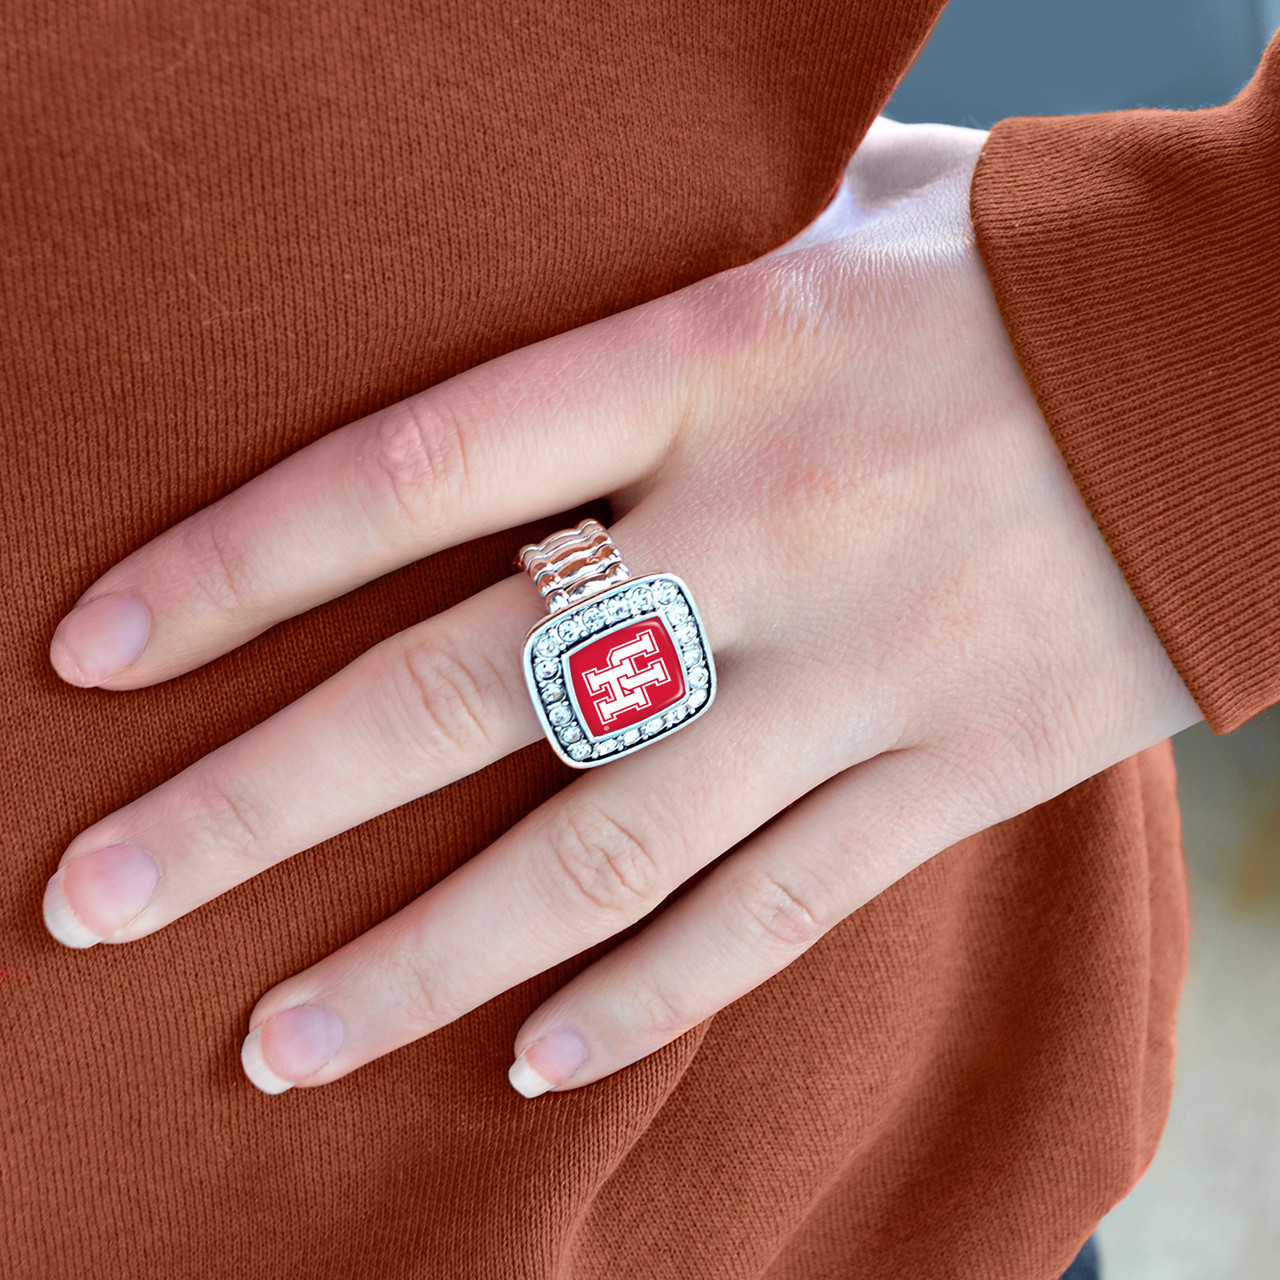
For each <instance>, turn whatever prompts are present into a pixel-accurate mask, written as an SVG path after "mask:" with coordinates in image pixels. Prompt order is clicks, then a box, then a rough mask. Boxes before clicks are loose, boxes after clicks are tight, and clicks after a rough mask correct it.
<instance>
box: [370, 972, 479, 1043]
mask: <svg viewBox="0 0 1280 1280" xmlns="http://www.w3.org/2000/svg"><path fill="white" fill-rule="evenodd" d="M379 985H380V986H381V988H382V989H383V990H387V991H394V992H396V993H397V995H396V1001H397V1004H396V1017H397V1024H398V1027H399V1029H401V1030H404V1031H407V1032H408V1033H409V1034H410V1036H411V1037H412V1038H413V1039H418V1038H420V1037H422V1036H425V1035H429V1034H430V1033H431V1032H433V1031H436V1030H438V1029H439V1028H440V1027H444V1026H448V1024H449V1023H450V1022H453V1021H454V1020H455V1019H456V1018H459V1017H461V1016H462V1014H463V1013H465V1012H466V1009H467V1004H466V1002H464V1001H461V1000H459V998H458V996H457V995H456V994H455V993H454V992H453V991H452V990H451V989H450V988H449V987H447V986H446V985H445V984H444V983H443V981H442V978H441V974H440V973H439V972H438V971H437V970H435V969H433V968H432V967H431V966H430V965H427V964H424V963H423V962H422V960H421V959H420V958H419V957H418V956H417V955H415V954H413V953H409V954H405V955H400V956H398V957H397V958H396V959H394V960H393V961H392V964H391V968H390V972H389V973H387V974H384V975H382V977H381V979H380V983H379Z"/></svg>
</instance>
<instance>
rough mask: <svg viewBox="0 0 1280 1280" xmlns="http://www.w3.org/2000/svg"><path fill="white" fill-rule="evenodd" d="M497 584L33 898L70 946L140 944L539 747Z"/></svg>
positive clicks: (528, 611) (227, 758) (160, 790)
mask: <svg viewBox="0 0 1280 1280" xmlns="http://www.w3.org/2000/svg"><path fill="white" fill-rule="evenodd" d="M539 616H541V609H540V605H539V602H538V597H537V593H536V592H535V591H534V590H533V588H532V586H531V584H530V583H529V581H528V580H527V579H526V578H524V577H523V576H521V577H511V578H508V579H505V580H504V581H502V582H500V583H497V584H495V585H494V586H492V587H490V588H488V589H487V590H485V591H482V592H480V593H479V594H477V595H475V596H472V597H470V598H469V599H467V600H465V601H463V602H462V603H461V604H459V605H457V606H455V607H454V608H452V609H449V610H446V611H445V612H443V613H440V614H437V615H436V616H435V617H434V618H431V619H429V620H428V621H426V622H424V623H421V624H419V625H418V626H415V627H410V628H409V629H408V630H406V631H402V632H400V633H399V634H398V635H395V636H392V637H390V638H389V639H387V640H385V641H383V642H382V643H381V644H379V645H376V646H375V647H374V648H372V649H370V650H368V651H367V652H366V653H364V654H362V655H361V656H360V657H359V658H357V659H356V660H355V661H354V662H352V663H350V664H348V665H347V666H346V667H344V668H343V669H342V670H341V671H339V672H338V673H337V674H335V675H334V676H332V677H331V678H330V679H328V680H326V681H325V682H324V683H323V684H321V685H318V686H317V687H316V688H315V689H312V690H311V691H310V692H309V693H307V694H305V695H304V696H303V697H301V698H299V699H298V700H297V701H296V702H293V703H291V704H290V705H289V706H287V707H285V708H283V709H282V710H281V711H279V712H277V713H276V714H275V715H274V716H272V717H270V719H268V720H264V721H263V722H262V723H261V724H258V725H256V726H255V727H254V728H252V729H250V730H249V731H248V732H247V733H244V734H242V735H241V736H240V737H238V738H235V739H233V740H232V741H230V742H228V743H226V744H224V745H223V746H221V747H219V748H218V749H217V750H216V751H213V752H211V753H210V754H209V755H207V756H204V757H203V758H202V759H200V760H198V761H196V763H194V764H193V765H191V766H190V767H189V768H187V769H185V770H184V771H183V772H182V773H179V774H176V775H175V776H174V777H172V778H170V779H169V780H168V781H166V782H164V783H162V784H161V785H160V786H158V787H156V788H155V789H153V790H152V791H149V792H147V793H146V795H143V796H140V797H139V798H138V799H137V800H134V801H133V802H132V803H131V804H128V805H126V806H125V807H124V808H122V809H119V810H117V811H116V812H115V813H113V814H110V815H109V816H108V817H106V818H104V819H102V820H101V821H100V822H97V823H95V824H94V825H93V826H92V827H89V828H87V829H86V830H85V831H82V832H81V833H80V834H79V835H78V836H77V837H76V838H75V840H73V841H72V842H71V844H70V845H69V846H68V848H67V850H66V852H65V853H64V854H63V857H62V861H61V863H60V865H59V869H58V871H57V872H56V873H55V875H54V876H53V878H52V879H51V881H50V883H49V888H48V889H47V890H46V894H45V920H46V924H47V925H48V927H49V931H50V932H51V933H52V934H53V935H54V937H56V938H58V939H59V941H62V942H64V943H66V944H68V945H70V946H89V945H92V944H93V943H94V942H97V941H101V940H107V941H111V942H127V941H131V940H133V939H136V938H141V937H144V936H145V935H147V934H149V933H153V932H154V931H155V930H157V929H159V928H161V927H162V926H164V925H166V924H169V923H170V922H172V921H173V920H176V919H178V918H179V917H180V916H183V915H185V914H186V913H187V912H189V911H192V910H194V909H195V908H196V907H198V906H201V905H202V904H203V903H205V902H208V901H209V900H210V899H212V898H215V897H217V896H218V895H219V894H221V893H225V892H226V891H227V890H228V889H230V888H233V887H234V886H235V885H237V884H240V883H241V882H242V881H244V880H247V879H249V878H250V877H251V876H254V875H256V874H257V873H258V872H259V871H262V870H265V869H266V868H267V867H269V866H272V865H273V864H274V863H277V862H279V861H281V860H282V859H284V858H287V857H289V856H290V855H291V854H294V853H297V852H299V851H300V850H302V849H307V848H310V847H311V846H312V845H315V844H318V843H319V842H320V841H321V840H326V839H328V838H329V837H330V836H333V835H336V834H338V832H340V831H345V830H347V829H348V828H349V827H353V826H356V825H357V824H358V823H361V822H365V821H367V820H368V819H370V818H372V817H374V816H376V815H377V814H379V813H384V812H386V811H387V810H388V809H392V808H394V807H396V806H397V805H400V804H404V803H406V802H407V801H409V800H412V799H414V798H416V797H417V796H421V795H425V794H426V793H428V792H430V791H434V790H436V789H437V788H439V787H442V786H446V785H447V784H449V783H451V782H454V781H456V780H457V779H459V778H462V777H465V776H466V775H467V774H469V773H473V772H474V771H475V770H477V769H479V768H482V767H483V766H484V765H486V764H489V763H491V762H492V761H494V760H498V759H500V758H501V757H503V756H505V755H507V754H509V753H510V752H512V751H514V750H516V749H518V748H519V747H522V746H525V745H526V744H528V743H530V742H533V741H535V740H536V739H537V738H538V737H540V736H541V730H540V728H539V726H538V721H537V716H536V714H535V712H534V709H533V706H532V704H531V703H530V701H529V695H528V692H527V690H526V688H525V681H524V674H523V672H522V670H521V657H520V655H521V640H522V638H523V636H524V634H525V632H526V631H527V630H528V628H529V627H530V626H531V625H532V624H533V623H534V622H535V621H537V619H538V618H539Z"/></svg>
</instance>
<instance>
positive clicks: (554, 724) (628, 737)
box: [524, 573, 716, 769]
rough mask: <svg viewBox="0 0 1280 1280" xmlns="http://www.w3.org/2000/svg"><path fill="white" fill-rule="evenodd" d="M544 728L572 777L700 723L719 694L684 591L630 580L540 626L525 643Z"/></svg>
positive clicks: (661, 579)
mask: <svg viewBox="0 0 1280 1280" xmlns="http://www.w3.org/2000/svg"><path fill="white" fill-rule="evenodd" d="M524 675H525V680H526V681H527V682H528V685H529V692H530V694H531V695H532V697H533V705H534V706H535V707H536V708H537V711H538V719H539V720H540V721H541V722H542V728H543V730H544V731H545V732H546V735H547V737H548V738H549V739H550V741H551V745H552V746H553V747H555V749H556V753H557V754H558V755H559V756H560V758H561V759H562V760H563V761H564V762H565V764H568V765H571V766H572V767H573V768H575V769H591V768H594V767H595V766H596V765H598V764H607V763H608V762H609V761H610V760H617V759H618V758H619V757H620V756H624V755H629V754H630V753H631V752H632V751H639V750H640V748H641V747H647V746H649V745H650V744H651V743H654V742H657V741H658V740H659V739H661V738H665V737H667V736H668V735H669V734H672V733H674V732H675V731H676V730H677V729H682V728H683V727H684V726H685V725H687V724H689V723H690V722H691V721H692V720H696V719H697V718H698V716H700V715H702V713H703V712H704V711H706V709H707V708H708V707H709V706H710V705H711V701H712V699H713V698H714V697H715V691H716V672H715V666H714V664H713V663H712V661H711V647H710V646H709V645H708V644H707V635H706V632H705V631H704V630H703V627H702V619H701V618H699V617H698V611H697V609H695V608H694V604H693V600H692V599H691V598H690V596H689V588H688V587H686V586H685V584H684V583H683V582H681V581H680V579H679V578H677V577H674V576H673V575H671V574H669V573H655V574H650V575H649V576H648V577H644V578H633V579H631V580H629V581H627V582H623V583H620V584H619V585H618V586H616V587H610V588H609V589H608V590H607V591H601V592H600V593H599V594H598V595H594V596H591V597H590V598H589V599H587V600H584V601H583V602H582V603H581V604H576V605H573V606H572V607H571V608H568V609H562V610H561V611H560V612H559V613H555V614H552V615H551V616H549V617H547V618H544V619H543V620H542V621H541V622H540V623H538V625H537V626H536V627H534V628H533V630H532V631H530V632H529V635H528V636H527V638H526V639H525V642H524Z"/></svg>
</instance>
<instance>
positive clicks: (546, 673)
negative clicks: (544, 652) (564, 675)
mask: <svg viewBox="0 0 1280 1280" xmlns="http://www.w3.org/2000/svg"><path fill="white" fill-rule="evenodd" d="M533 674H534V675H535V676H537V677H538V679H539V680H554V679H555V678H556V676H558V675H559V674H560V664H559V663H558V662H552V661H551V660H550V659H549V658H542V659H541V660H540V661H538V662H535V663H534V664H533Z"/></svg>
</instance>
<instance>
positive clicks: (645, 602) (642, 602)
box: [627, 587, 653, 613]
mask: <svg viewBox="0 0 1280 1280" xmlns="http://www.w3.org/2000/svg"><path fill="white" fill-rule="evenodd" d="M627 595H628V597H629V599H630V603H631V612H632V613H648V612H649V611H650V610H651V609H652V608H653V592H652V591H650V590H649V588H648V587H636V588H635V590H634V591H628V592H627Z"/></svg>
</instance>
